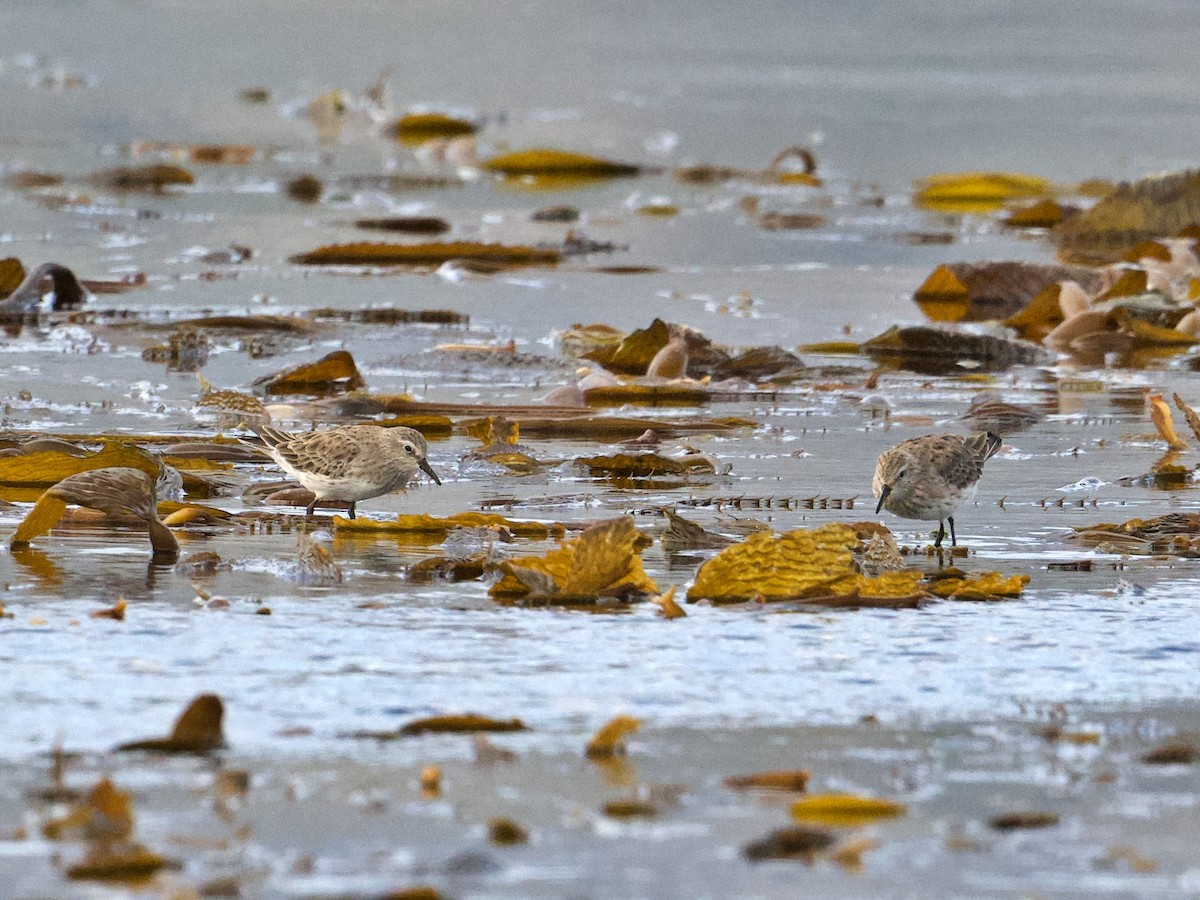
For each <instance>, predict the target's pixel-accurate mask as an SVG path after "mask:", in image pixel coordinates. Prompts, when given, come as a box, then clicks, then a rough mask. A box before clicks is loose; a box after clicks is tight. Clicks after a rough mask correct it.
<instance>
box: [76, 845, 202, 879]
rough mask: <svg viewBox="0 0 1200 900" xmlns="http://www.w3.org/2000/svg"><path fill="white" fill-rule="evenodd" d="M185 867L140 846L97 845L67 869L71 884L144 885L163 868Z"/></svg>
mask: <svg viewBox="0 0 1200 900" xmlns="http://www.w3.org/2000/svg"><path fill="white" fill-rule="evenodd" d="M179 868H182V864H181V863H180V862H178V861H177V860H172V859H168V858H167V857H165V856H161V855H159V854H158V853H155V852H154V851H153V850H148V849H146V848H145V847H143V846H142V845H141V844H116V845H114V844H109V843H103V842H102V843H97V844H95V845H94V846H92V847H91V848H90V849H89V850H88V852H87V854H86V855H85V856H84V857H83V859H81V860H79V862H76V863H73V864H72V865H70V866H67V873H66V874H67V878H69V879H70V880H72V881H103V882H110V883H121V884H128V885H134V886H136V885H142V884H145V883H146V882H148V881H149V879H150V878H151V877H152V876H153V875H154V873H156V872H158V871H159V870H161V869H179Z"/></svg>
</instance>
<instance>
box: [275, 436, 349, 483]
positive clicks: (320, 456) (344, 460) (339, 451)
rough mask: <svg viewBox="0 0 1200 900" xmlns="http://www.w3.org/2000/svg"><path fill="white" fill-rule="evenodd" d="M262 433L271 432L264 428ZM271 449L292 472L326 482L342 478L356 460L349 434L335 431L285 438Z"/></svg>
mask: <svg viewBox="0 0 1200 900" xmlns="http://www.w3.org/2000/svg"><path fill="white" fill-rule="evenodd" d="M262 431H268V432H270V431H274V429H269V428H264V429H262ZM265 439H266V437H265V436H264V440H265ZM272 449H273V450H274V451H275V454H276V456H278V457H279V459H281V460H283V461H284V462H286V463H288V465H290V466H292V467H293V468H296V469H300V470H301V471H304V472H312V473H313V474H316V475H323V476H325V477H327V478H341V477H344V476H345V475H346V474H347V472H348V469H349V467H350V466H352V465H353V464H354V463H355V461H356V459H358V449H359V448H358V441H357V440H356V439H355V436H354V434H353V433H352V432H350V431H349V430H348V429H345V428H336V429H333V430H332V431H314V432H311V433H309V434H298V435H287V440H283V441H280V442H279V443H277V444H275V445H274V446H273V447H272Z"/></svg>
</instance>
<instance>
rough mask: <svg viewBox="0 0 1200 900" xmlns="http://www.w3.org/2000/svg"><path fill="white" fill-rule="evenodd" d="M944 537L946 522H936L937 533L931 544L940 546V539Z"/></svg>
mask: <svg viewBox="0 0 1200 900" xmlns="http://www.w3.org/2000/svg"><path fill="white" fill-rule="evenodd" d="M945 539H946V523H945V522H938V533H937V537H936V538H935V539H934V541H933V546H935V547H940V546H942V541H944V540H945Z"/></svg>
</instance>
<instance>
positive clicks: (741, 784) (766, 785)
mask: <svg viewBox="0 0 1200 900" xmlns="http://www.w3.org/2000/svg"><path fill="white" fill-rule="evenodd" d="M809 775H810V773H809V771H808V769H777V770H773V771H770V772H755V773H753V774H752V775H731V776H729V777H728V778H726V779H725V780H724V781H723V782H722V784H724V785H725V787H727V788H732V789H734V790H746V789H749V788H757V789H760V790H770V791H795V792H803V791H804V790H805V789H806V788H807V786H808V779H809Z"/></svg>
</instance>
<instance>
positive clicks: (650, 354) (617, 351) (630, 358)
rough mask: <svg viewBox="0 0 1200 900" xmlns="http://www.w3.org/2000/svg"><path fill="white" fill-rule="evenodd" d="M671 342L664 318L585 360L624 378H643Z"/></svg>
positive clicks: (591, 353) (595, 350)
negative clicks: (658, 354)
mask: <svg viewBox="0 0 1200 900" xmlns="http://www.w3.org/2000/svg"><path fill="white" fill-rule="evenodd" d="M670 340H671V328H670V326H669V325H667V323H666V322H664V321H663V320H662V319H655V320H654V321H653V322H651V323H650V324H649V325H648V326H647V327H646V328H639V329H637V330H636V331H631V332H630V333H629V334H627V335H625V336H624V337H623V338H622V339H621V340H620V342H619V343H617V344H615V345H614V344H612V343H610V342H606V343H604V344H602V345H600V346H598V347H596V348H594V349H592V350H590V351H588V352H587V353H584V354H583V357H584V359H590V360H591V361H592V362H598V363H600V365H602V366H604V367H605V368H606V369H609V370H610V371H613V372H618V373H620V374H622V375H644V374H646V369H647V368H648V367H649V365H650V363H651V362H653V360H654V357H655V355H656V354H657V353H658V351H659V350H661V349H662V348H663V347H665V346H667V343H668V342H669V341H670Z"/></svg>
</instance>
